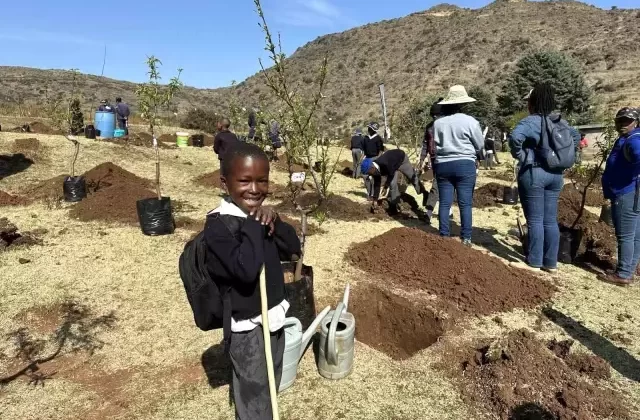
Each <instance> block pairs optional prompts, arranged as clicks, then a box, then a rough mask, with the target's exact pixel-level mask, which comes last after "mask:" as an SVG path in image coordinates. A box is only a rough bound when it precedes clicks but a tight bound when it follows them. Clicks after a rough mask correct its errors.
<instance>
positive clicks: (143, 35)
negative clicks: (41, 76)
mask: <svg viewBox="0 0 640 420" xmlns="http://www.w3.org/2000/svg"><path fill="white" fill-rule="evenodd" d="M441 2H442V1H437V0H436V1H433V0H263V8H264V9H265V14H266V15H267V20H268V22H269V24H270V26H271V29H272V30H273V31H279V32H281V34H282V40H283V46H284V49H285V52H286V53H287V54H291V53H292V52H293V51H295V49H296V48H298V47H299V46H302V45H304V44H305V43H306V42H309V41H311V40H313V39H315V38H316V37H318V36H320V35H324V34H327V33H333V32H340V31H343V30H345V29H349V28H352V27H355V26H359V25H363V24H366V23H371V22H376V21H380V20H383V19H391V18H396V17H401V16H405V15H408V14H410V13H413V12H417V11H421V10H425V9H428V8H429V7H431V6H433V5H435V4H438V3H441ZM449 2H450V3H456V4H457V5H458V6H461V7H469V8H478V7H482V6H484V5H486V4H487V3H488V2H487V1H486V0H484V1H483V0H460V1H457V2H454V1H452V0H449ZM636 2H637V0H595V1H592V2H591V4H595V5H596V6H598V7H601V8H604V9H609V8H610V7H611V6H612V5H616V6H618V7H619V8H625V7H627V8H631V7H632V3H636ZM6 3H8V4H4V5H3V6H2V15H3V18H2V25H0V51H1V53H0V65H13V66H27V67H39V68H57V69H71V68H77V69H79V70H80V71H81V72H83V73H91V74H100V72H101V70H102V57H103V52H104V46H105V45H106V46H107V60H106V66H105V71H104V75H105V76H108V77H111V78H115V79H123V80H130V81H134V82H138V81H141V80H142V79H143V78H144V76H145V71H146V69H145V65H144V60H145V57H146V56H147V55H150V54H154V55H156V56H157V57H158V58H160V59H161V60H162V62H163V64H164V66H163V71H162V74H163V75H164V79H168V78H169V77H170V76H172V75H173V74H174V72H175V69H177V68H178V67H182V68H184V73H183V81H184V82H185V83H186V84H187V85H190V86H196V87H210V88H213V87H220V86H226V85H229V84H230V82H231V81H232V80H237V81H242V80H244V79H245V78H246V77H248V76H250V75H252V74H254V73H255V72H257V71H258V70H259V64H258V58H259V57H263V58H264V56H265V53H264V51H263V47H264V39H263V35H262V33H261V31H260V29H259V28H258V26H257V22H258V20H257V19H258V18H257V16H256V14H255V10H254V4H253V0H181V1H176V0H174V1H167V0H155V1H150V0H131V1H123V2H97V1H94V2H92V1H87V0H83V1H79V0H62V1H53V0H21V1H11V2H6ZM636 4H637V3H636ZM636 7H637V6H636ZM11 17H14V18H15V19H12V18H11Z"/></svg>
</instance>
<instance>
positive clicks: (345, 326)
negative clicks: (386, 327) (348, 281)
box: [318, 285, 356, 379]
mask: <svg viewBox="0 0 640 420" xmlns="http://www.w3.org/2000/svg"><path fill="white" fill-rule="evenodd" d="M348 301H349V285H347V288H346V290H345V292H344V298H343V300H342V302H340V303H339V304H338V306H337V307H336V310H335V311H331V312H329V313H328V314H327V316H326V317H325V318H324V319H323V320H322V324H321V326H320V345H319V349H318V372H319V373H320V375H322V376H323V377H325V378H327V379H342V378H345V377H347V376H348V375H349V374H350V373H351V370H352V369H353V358H354V342H355V332H356V320H355V317H354V316H353V314H351V313H349V312H347V303H348Z"/></svg>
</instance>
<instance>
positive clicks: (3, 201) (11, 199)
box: [0, 191, 29, 207]
mask: <svg viewBox="0 0 640 420" xmlns="http://www.w3.org/2000/svg"><path fill="white" fill-rule="evenodd" d="M27 204H29V199H27V198H26V197H20V196H17V195H11V194H9V193H6V192H4V191H0V207H3V206H26V205H27Z"/></svg>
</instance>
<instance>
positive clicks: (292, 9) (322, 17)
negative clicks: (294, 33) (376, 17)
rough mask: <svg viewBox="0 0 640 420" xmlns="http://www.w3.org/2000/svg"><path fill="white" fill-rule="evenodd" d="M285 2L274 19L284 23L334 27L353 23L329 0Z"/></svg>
mask: <svg viewBox="0 0 640 420" xmlns="http://www.w3.org/2000/svg"><path fill="white" fill-rule="evenodd" d="M285 3H286V4H285V5H282V6H281V7H280V9H279V10H278V11H277V12H276V19H277V20H278V21H279V22H280V23H283V24H285V25H290V26H302V27H322V28H334V27H336V26H344V25H354V24H355V22H354V21H353V20H352V19H350V18H348V17H347V16H346V15H345V14H344V12H343V11H342V10H340V8H338V7H337V6H336V5H334V4H333V3H331V2H330V1H329V0H295V1H287V2H285Z"/></svg>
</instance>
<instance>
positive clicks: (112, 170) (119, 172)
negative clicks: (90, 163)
mask: <svg viewBox="0 0 640 420" xmlns="http://www.w3.org/2000/svg"><path fill="white" fill-rule="evenodd" d="M83 175H84V177H85V179H86V182H87V188H88V189H89V191H90V192H96V191H98V190H100V189H103V188H108V187H112V186H116V187H117V186H120V185H124V184H137V185H139V186H141V187H144V188H148V187H151V184H152V182H151V181H149V180H147V179H143V178H140V177H139V176H137V175H136V174H134V173H131V172H129V171H127V170H126V169H124V168H122V167H120V166H118V165H115V164H114V163H112V162H104V163H101V164H100V165H98V166H96V167H94V168H92V169H90V170H88V171H87V172H85V173H84V174H83Z"/></svg>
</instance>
